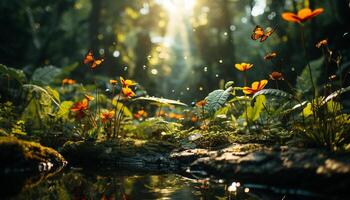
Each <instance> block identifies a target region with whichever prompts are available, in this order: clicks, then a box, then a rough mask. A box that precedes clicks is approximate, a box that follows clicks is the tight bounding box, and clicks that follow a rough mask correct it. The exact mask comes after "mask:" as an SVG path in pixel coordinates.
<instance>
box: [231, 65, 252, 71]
mask: <svg viewBox="0 0 350 200" xmlns="http://www.w3.org/2000/svg"><path fill="white" fill-rule="evenodd" d="M235 67H236V69H238V70H239V71H242V72H245V71H248V70H249V69H250V68H252V67H253V64H250V63H238V64H235Z"/></svg>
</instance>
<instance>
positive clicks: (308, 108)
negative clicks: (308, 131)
mask: <svg viewBox="0 0 350 200" xmlns="http://www.w3.org/2000/svg"><path fill="white" fill-rule="evenodd" d="M312 114H313V111H312V104H311V103H308V104H307V106H306V107H305V108H304V109H303V115H304V117H308V116H310V115H312Z"/></svg>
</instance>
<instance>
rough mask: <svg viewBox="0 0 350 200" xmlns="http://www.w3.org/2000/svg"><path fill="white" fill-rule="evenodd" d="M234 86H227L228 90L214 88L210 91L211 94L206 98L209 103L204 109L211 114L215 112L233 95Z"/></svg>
mask: <svg viewBox="0 0 350 200" xmlns="http://www.w3.org/2000/svg"><path fill="white" fill-rule="evenodd" d="M232 90H233V88H232V87H229V88H227V89H226V90H214V91H213V92H211V93H209V95H208V96H207V97H206V98H205V99H206V100H207V104H206V105H205V107H204V109H205V111H206V112H208V113H209V114H213V113H215V112H216V111H217V110H219V109H220V108H221V107H222V106H224V105H225V103H226V101H227V99H228V97H229V96H230V95H231V91H232Z"/></svg>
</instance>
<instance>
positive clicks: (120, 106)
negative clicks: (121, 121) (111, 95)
mask: <svg viewBox="0 0 350 200" xmlns="http://www.w3.org/2000/svg"><path fill="white" fill-rule="evenodd" d="M112 105H114V106H117V112H116V113H118V112H119V111H120V110H122V111H123V114H124V116H126V117H132V112H131V111H130V110H129V108H127V107H126V106H124V104H122V103H120V102H117V101H116V100H115V99H114V100H113V102H112Z"/></svg>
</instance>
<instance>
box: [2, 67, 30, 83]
mask: <svg viewBox="0 0 350 200" xmlns="http://www.w3.org/2000/svg"><path fill="white" fill-rule="evenodd" d="M0 74H3V75H6V76H8V77H9V78H12V79H15V80H16V81H18V82H19V83H20V84H23V83H25V82H26V75H25V74H24V72H23V71H22V70H19V69H15V68H11V67H6V66H5V65H2V64H0Z"/></svg>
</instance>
